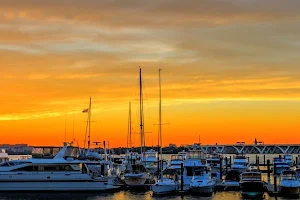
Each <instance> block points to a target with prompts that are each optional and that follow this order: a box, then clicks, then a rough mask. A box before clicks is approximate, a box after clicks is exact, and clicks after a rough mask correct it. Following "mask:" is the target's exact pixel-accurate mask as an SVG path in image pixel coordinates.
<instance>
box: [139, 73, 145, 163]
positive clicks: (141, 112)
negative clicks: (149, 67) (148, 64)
mask: <svg viewBox="0 0 300 200" xmlns="http://www.w3.org/2000/svg"><path fill="white" fill-rule="evenodd" d="M142 87H143V85H142V69H141V68H140V134H141V156H142V158H143V144H144V117H143V90H142Z"/></svg>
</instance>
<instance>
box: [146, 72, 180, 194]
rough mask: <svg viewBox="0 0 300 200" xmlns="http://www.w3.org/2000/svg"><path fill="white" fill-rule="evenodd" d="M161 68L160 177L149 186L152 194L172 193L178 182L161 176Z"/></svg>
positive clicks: (160, 119) (162, 168) (160, 120)
mask: <svg viewBox="0 0 300 200" xmlns="http://www.w3.org/2000/svg"><path fill="white" fill-rule="evenodd" d="M160 72H161V69H159V146H160V162H159V165H160V166H159V169H160V178H159V179H158V180H157V181H156V183H155V184H154V185H152V186H151V190H152V191H153V194H157V195H159V194H168V193H173V192H175V191H176V190H177V188H178V186H179V184H178V182H177V181H175V180H174V179H172V178H167V177H165V178H164V176H163V170H164V167H163V159H162V128H161V126H162V117H161V115H162V114H161V78H160Z"/></svg>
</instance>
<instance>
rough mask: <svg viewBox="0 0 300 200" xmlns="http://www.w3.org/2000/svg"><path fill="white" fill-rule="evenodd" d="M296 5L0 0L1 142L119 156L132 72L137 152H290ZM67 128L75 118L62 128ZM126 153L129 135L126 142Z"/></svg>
mask: <svg viewBox="0 0 300 200" xmlns="http://www.w3.org/2000/svg"><path fill="white" fill-rule="evenodd" d="M299 7H300V1H292V0H290V1H284V2H283V1H281V0H264V1H259V0H257V1H256V0H254V1H240V0H229V1H221V0H220V1H211V0H202V1H199V0H195V1H193V0H192V1H188V2H184V1H181V0H165V1H159V0H152V1H140V0H124V1H123V0H122V1H93V0H86V1H79V0H72V1H64V2H63V3H62V2H61V1H56V0H54V1H53V0H51V1H50V0H44V1H36V0H28V1H17V0H7V1H6V0H4V1H2V2H1V7H0V64H1V65H0V75H1V78H0V85H1V87H0V103H1V106H0V132H1V140H0V143H28V144H31V145H60V144H61V143H62V142H63V141H64V137H65V136H64V132H65V119H66V130H67V140H72V137H73V121H74V137H75V138H76V140H77V141H78V143H79V144H80V145H82V144H83V140H84V134H85V122H84V121H85V120H86V114H83V113H81V111H82V110H83V109H84V108H86V107H88V102H89V97H90V96H91V97H92V99H93V112H92V118H93V120H94V121H95V122H93V123H92V141H95V140H97V141H99V140H100V141H102V140H109V141H110V144H111V146H125V145H126V137H127V121H128V102H129V101H131V102H132V109H133V111H132V112H133V116H132V118H133V130H134V132H138V131H139V130H138V101H137V99H138V87H139V85H138V73H139V68H138V66H141V67H142V69H143V78H144V85H145V86H144V91H145V96H144V97H145V99H146V100H145V129H146V131H147V132H150V133H146V143H147V144H148V145H152V144H153V145H156V144H157V126H154V125H153V124H157V121H158V69H159V68H162V69H163V71H162V92H163V122H164V123H169V124H168V125H166V126H164V127H163V143H164V145H167V144H169V143H176V144H178V145H180V144H187V143H196V142H198V136H199V135H200V136H201V142H202V143H206V144H214V143H216V142H217V143H235V142H236V141H245V142H247V143H252V142H253V141H254V138H255V137H256V138H257V139H258V140H261V141H264V142H265V143H299V142H300V136H299V132H300V125H299V124H300V123H299V119H300V67H299V66H300V57H299V52H300V26H299V20H300V13H299V9H298V8H299ZM73 119H74V120H73ZM134 144H135V145H138V144H139V135H138V134H137V133H135V134H134Z"/></svg>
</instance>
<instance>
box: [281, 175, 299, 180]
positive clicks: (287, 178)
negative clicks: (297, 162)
mask: <svg viewBox="0 0 300 200" xmlns="http://www.w3.org/2000/svg"><path fill="white" fill-rule="evenodd" d="M281 180H297V178H296V176H295V175H294V174H285V175H282V176H281Z"/></svg>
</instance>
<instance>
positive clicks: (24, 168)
mask: <svg viewBox="0 0 300 200" xmlns="http://www.w3.org/2000/svg"><path fill="white" fill-rule="evenodd" d="M34 169H35V168H34V167H33V166H25V167H20V168H17V169H14V170H12V171H35V170H34Z"/></svg>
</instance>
